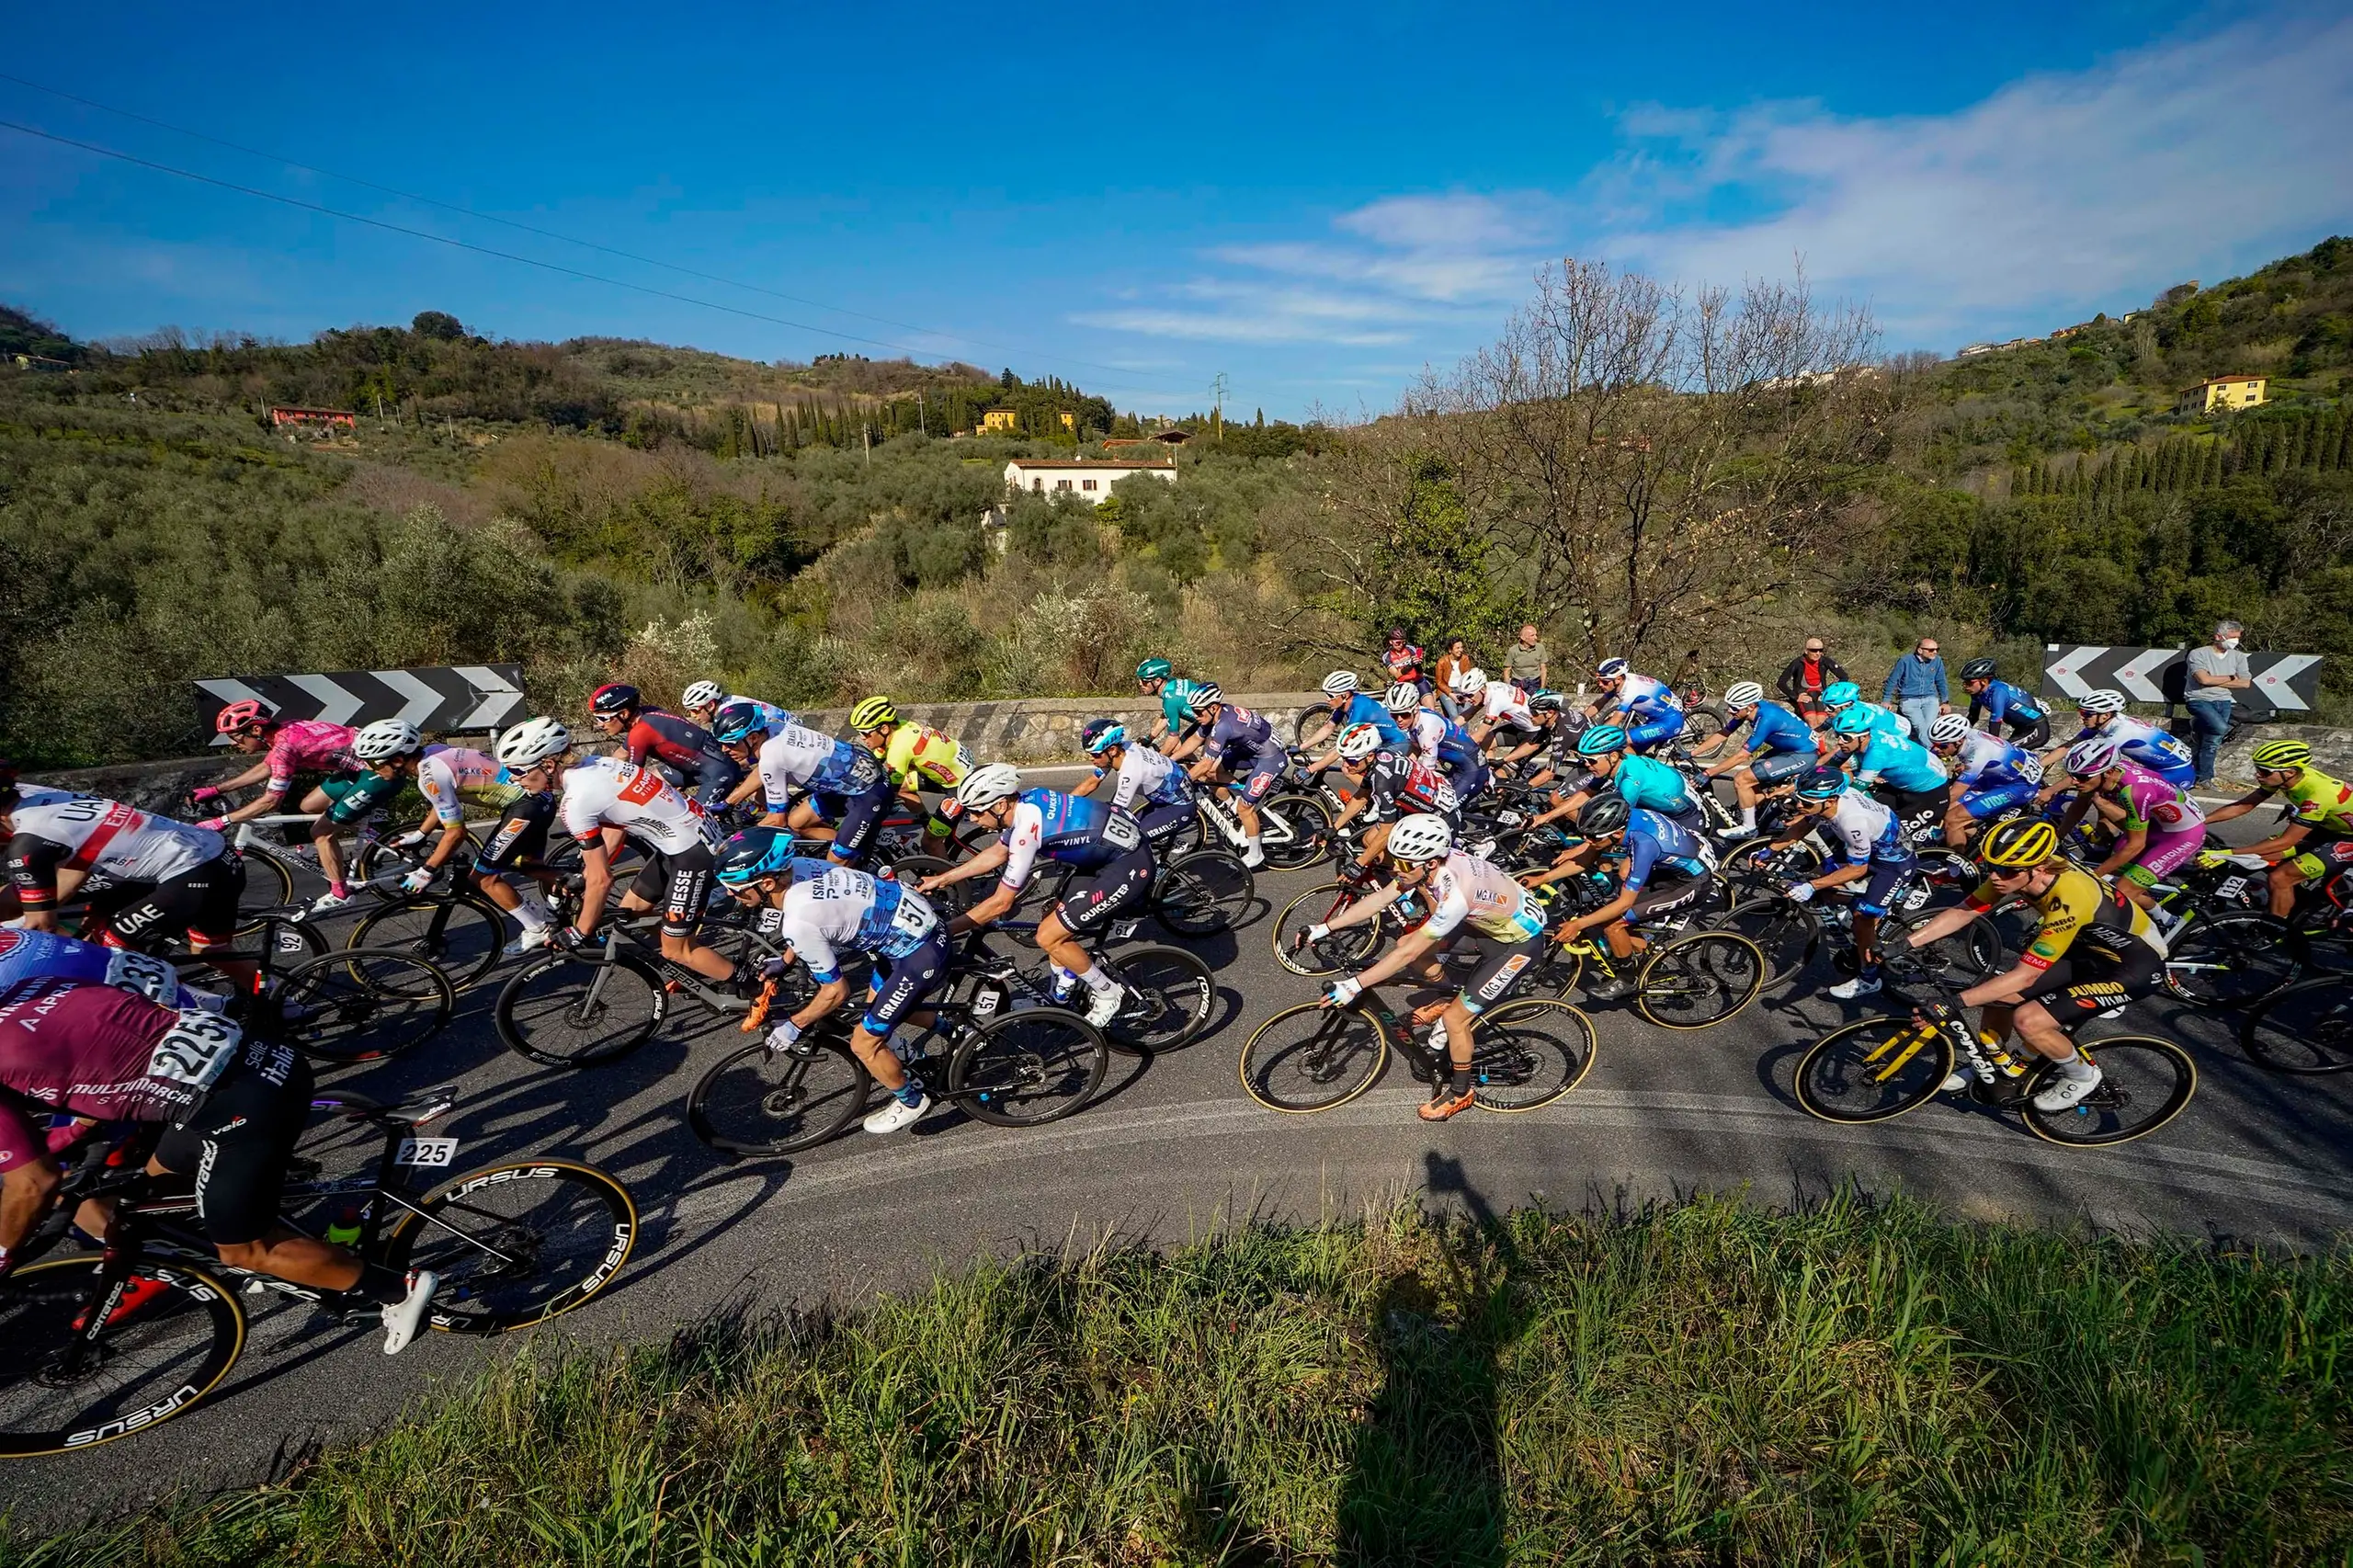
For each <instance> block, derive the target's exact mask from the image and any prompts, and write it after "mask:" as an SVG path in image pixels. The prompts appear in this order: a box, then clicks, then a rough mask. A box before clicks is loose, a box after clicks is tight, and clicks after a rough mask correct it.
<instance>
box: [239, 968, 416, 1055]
mask: <svg viewBox="0 0 2353 1568" xmlns="http://www.w3.org/2000/svg"><path fill="white" fill-rule="evenodd" d="M278 1006H279V1009H280V1015H281V1017H283V1019H284V1027H285V1030H286V1041H287V1043H288V1044H289V1045H291V1046H293V1047H294V1048H295V1049H296V1050H297V1051H301V1053H302V1054H303V1055H305V1056H308V1057H310V1058H312V1059H313V1060H314V1061H318V1062H376V1061H381V1060H382V1059H383V1058H385V1057H388V1056H398V1055H400V1054H402V1053H403V1052H404V1051H413V1050H415V1048H416V1047H418V1046H420V1045H423V1044H424V1043H425V1042H426V1040H431V1039H432V1038H433V1037H434V1036H436V1035H438V1034H439V1033H440V1032H441V1031H442V1030H443V1029H446V1028H449V1020H450V1018H451V1017H455V1016H456V1014H457V1011H458V995H457V992H456V990H455V989H454V988H453V987H451V985H450V984H449V978H448V977H447V976H446V975H444V974H443V973H442V972H441V971H439V970H438V969H436V968H435V967H434V966H433V965H432V964H430V963H427V962H426V960H423V959H421V958H417V957H415V955H413V954H410V953H408V952H405V951H397V952H385V951H379V950H376V949H367V948H360V949H349V950H347V951H344V952H340V953H328V954H326V955H325V956H324V957H322V958H316V959H313V960H311V961H310V962H309V963H306V964H304V965H302V966H301V968H300V969H297V970H295V971H292V972H291V973H290V974H288V975H287V976H286V978H285V979H284V981H283V982H281V983H280V984H279V987H278Z"/></svg>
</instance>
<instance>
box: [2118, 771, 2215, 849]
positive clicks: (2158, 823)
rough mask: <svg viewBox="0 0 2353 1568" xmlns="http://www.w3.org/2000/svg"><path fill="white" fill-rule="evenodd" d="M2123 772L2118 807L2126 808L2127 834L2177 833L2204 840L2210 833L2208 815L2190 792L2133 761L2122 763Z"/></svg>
mask: <svg viewBox="0 0 2353 1568" xmlns="http://www.w3.org/2000/svg"><path fill="white" fill-rule="evenodd" d="M2117 766H2118V767H2120V768H2121V769H2122V770H2123V774H2124V782H2123V783H2122V784H2121V785H2120V786H2119V787H2118V789H2117V791H2116V797H2115V798H2116V802H2117V804H2119V805H2120V806H2122V807H2123V808H2124V831H2125V832H2127V833H2132V832H2136V831H2138V832H2147V833H2152V834H2162V835H2168V836H2170V835H2173V834H2177V833H2196V834H2198V835H2200V837H2201V838H2202V837H2203V836H2204V834H2205V830H2206V813H2205V812H2201V811H2200V810H2199V809H2198V802H2197V801H2193V800H2191V799H2190V798H2189V794H2188V791H2187V790H2182V789H2180V788H2178V787H2177V786H2176V785H2175V784H2173V783H2172V782H2171V781H2169V780H2167V779H2165V778H2161V777H2159V776H2158V775H2157V774H2156V773H2154V772H2153V771H2151V770H2150V769H2148V768H2146V767H2142V766H2141V765H2140V764H2139V763H2137V762H2134V761H2133V760H2132V759H2131V757H2121V758H2119V759H2118V763H2117Z"/></svg>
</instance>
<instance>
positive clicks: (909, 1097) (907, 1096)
mask: <svg viewBox="0 0 2353 1568" xmlns="http://www.w3.org/2000/svg"><path fill="white" fill-rule="evenodd" d="M891 1096H892V1098H893V1099H896V1100H897V1101H898V1102H899V1103H900V1104H901V1105H903V1106H905V1107H906V1108H908V1109H909V1110H913V1109H914V1108H915V1107H917V1106H919V1105H921V1104H923V1080H922V1079H921V1078H918V1077H916V1076H915V1074H913V1073H910V1074H907V1081H906V1082H905V1083H904V1084H902V1085H899V1086H898V1087H897V1088H895V1089H892V1091H891Z"/></svg>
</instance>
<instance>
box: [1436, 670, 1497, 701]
mask: <svg viewBox="0 0 2353 1568" xmlns="http://www.w3.org/2000/svg"><path fill="white" fill-rule="evenodd" d="M1446 684H1447V685H1448V686H1449V687H1453V689H1454V693H1455V695H1456V696H1458V697H1476V696H1478V695H1479V694H1480V693H1481V692H1483V691H1484V690H1486V689H1487V672H1486V671H1484V670H1483V669H1481V668H1480V667H1479V666H1478V665H1472V666H1471V667H1470V668H1469V669H1467V670H1457V671H1455V673H1454V678H1453V679H1451V680H1449V681H1448V682H1447V683H1446Z"/></svg>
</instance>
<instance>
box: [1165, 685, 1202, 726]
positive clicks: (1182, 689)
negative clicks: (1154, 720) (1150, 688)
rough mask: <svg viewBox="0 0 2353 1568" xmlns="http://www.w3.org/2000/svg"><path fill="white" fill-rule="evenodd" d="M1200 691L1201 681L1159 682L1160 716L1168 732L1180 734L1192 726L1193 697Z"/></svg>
mask: <svg viewBox="0 0 2353 1568" xmlns="http://www.w3.org/2000/svg"><path fill="white" fill-rule="evenodd" d="M1200 691H1201V683H1200V682H1199V681H1197V680H1165V681H1163V682H1161V683H1160V716H1161V718H1162V719H1164V720H1165V721H1166V722H1167V724H1168V733H1170V734H1172V735H1181V734H1183V733H1185V732H1186V731H1188V730H1189V729H1191V728H1192V727H1193V699H1194V698H1196V697H1198V696H1199V695H1200Z"/></svg>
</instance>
